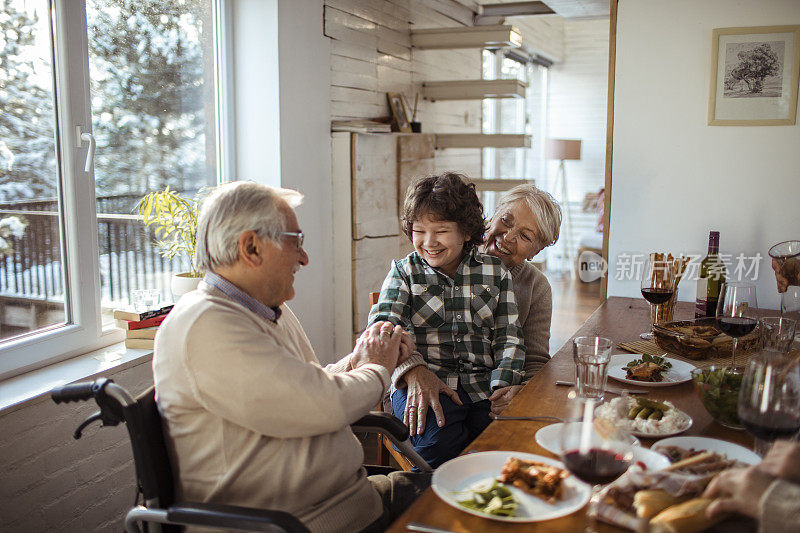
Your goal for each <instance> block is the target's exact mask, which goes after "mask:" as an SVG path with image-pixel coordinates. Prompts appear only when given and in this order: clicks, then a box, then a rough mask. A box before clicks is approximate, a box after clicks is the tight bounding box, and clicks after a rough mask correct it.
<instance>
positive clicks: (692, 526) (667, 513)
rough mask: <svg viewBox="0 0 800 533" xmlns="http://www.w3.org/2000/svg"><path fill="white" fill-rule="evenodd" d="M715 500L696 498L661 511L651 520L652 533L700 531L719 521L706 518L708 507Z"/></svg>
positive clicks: (689, 532) (693, 532)
mask: <svg viewBox="0 0 800 533" xmlns="http://www.w3.org/2000/svg"><path fill="white" fill-rule="evenodd" d="M713 501H714V500H713V499H711V498H694V499H692V500H689V501H685V502H683V503H679V504H678V505H673V506H672V507H668V508H667V509H665V510H663V511H661V512H660V513H658V514H657V515H656V516H654V517H653V518H652V519H651V520H650V532H651V533H698V532H700V531H703V530H705V529H706V528H709V527H711V526H712V525H714V524H716V523H717V522H719V519H714V520H709V519H708V518H706V509H708V506H709V505H711V502H713Z"/></svg>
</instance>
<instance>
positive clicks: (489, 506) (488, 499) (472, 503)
mask: <svg viewBox="0 0 800 533" xmlns="http://www.w3.org/2000/svg"><path fill="white" fill-rule="evenodd" d="M458 494H459V495H467V496H468V497H467V498H464V499H463V500H457V501H458V503H459V504H460V505H462V506H463V507H466V508H467V509H472V510H474V511H480V512H482V513H486V514H491V515H495V516H516V515H517V507H518V506H519V504H518V503H517V500H516V499H515V498H514V495H513V494H512V493H511V491H510V490H509V489H508V487H506V486H505V485H503V484H502V483H499V482H498V481H493V482H492V483H491V485H490V484H488V483H483V484H481V485H478V486H475V487H473V488H471V489H469V490H466V491H463V492H459V493H458Z"/></svg>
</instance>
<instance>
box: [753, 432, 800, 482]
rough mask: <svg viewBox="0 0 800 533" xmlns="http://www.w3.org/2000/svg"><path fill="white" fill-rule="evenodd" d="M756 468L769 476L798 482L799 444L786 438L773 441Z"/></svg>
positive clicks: (799, 472) (799, 477) (799, 467)
mask: <svg viewBox="0 0 800 533" xmlns="http://www.w3.org/2000/svg"><path fill="white" fill-rule="evenodd" d="M758 469H759V470H761V471H762V472H764V473H765V474H769V475H770V476H775V477H779V478H781V479H786V480H788V481H792V482H794V483H800V444H798V443H796V442H792V441H788V440H777V441H775V444H773V445H772V448H770V450H769V452H767V455H766V456H765V457H764V460H763V461H761V463H760V464H759V465H758Z"/></svg>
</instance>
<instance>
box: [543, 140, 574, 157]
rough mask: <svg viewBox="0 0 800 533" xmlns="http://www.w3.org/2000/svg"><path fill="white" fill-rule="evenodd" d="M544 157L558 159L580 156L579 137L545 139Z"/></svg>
mask: <svg viewBox="0 0 800 533" xmlns="http://www.w3.org/2000/svg"><path fill="white" fill-rule="evenodd" d="M545 157H547V159H556V160H560V161H564V160H568V159H572V160H578V159H580V158H581V140H580V139H547V144H546V149H545Z"/></svg>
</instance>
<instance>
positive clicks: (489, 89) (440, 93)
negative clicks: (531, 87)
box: [422, 80, 528, 100]
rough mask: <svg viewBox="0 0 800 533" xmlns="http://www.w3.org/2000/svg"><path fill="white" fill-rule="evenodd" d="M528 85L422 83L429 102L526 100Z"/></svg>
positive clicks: (487, 81)
mask: <svg viewBox="0 0 800 533" xmlns="http://www.w3.org/2000/svg"><path fill="white" fill-rule="evenodd" d="M527 87H528V84H527V83H525V82H522V81H520V80H460V81H425V82H422V96H423V97H425V98H426V99H427V100H482V99H484V98H525V89H526V88H527Z"/></svg>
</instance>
